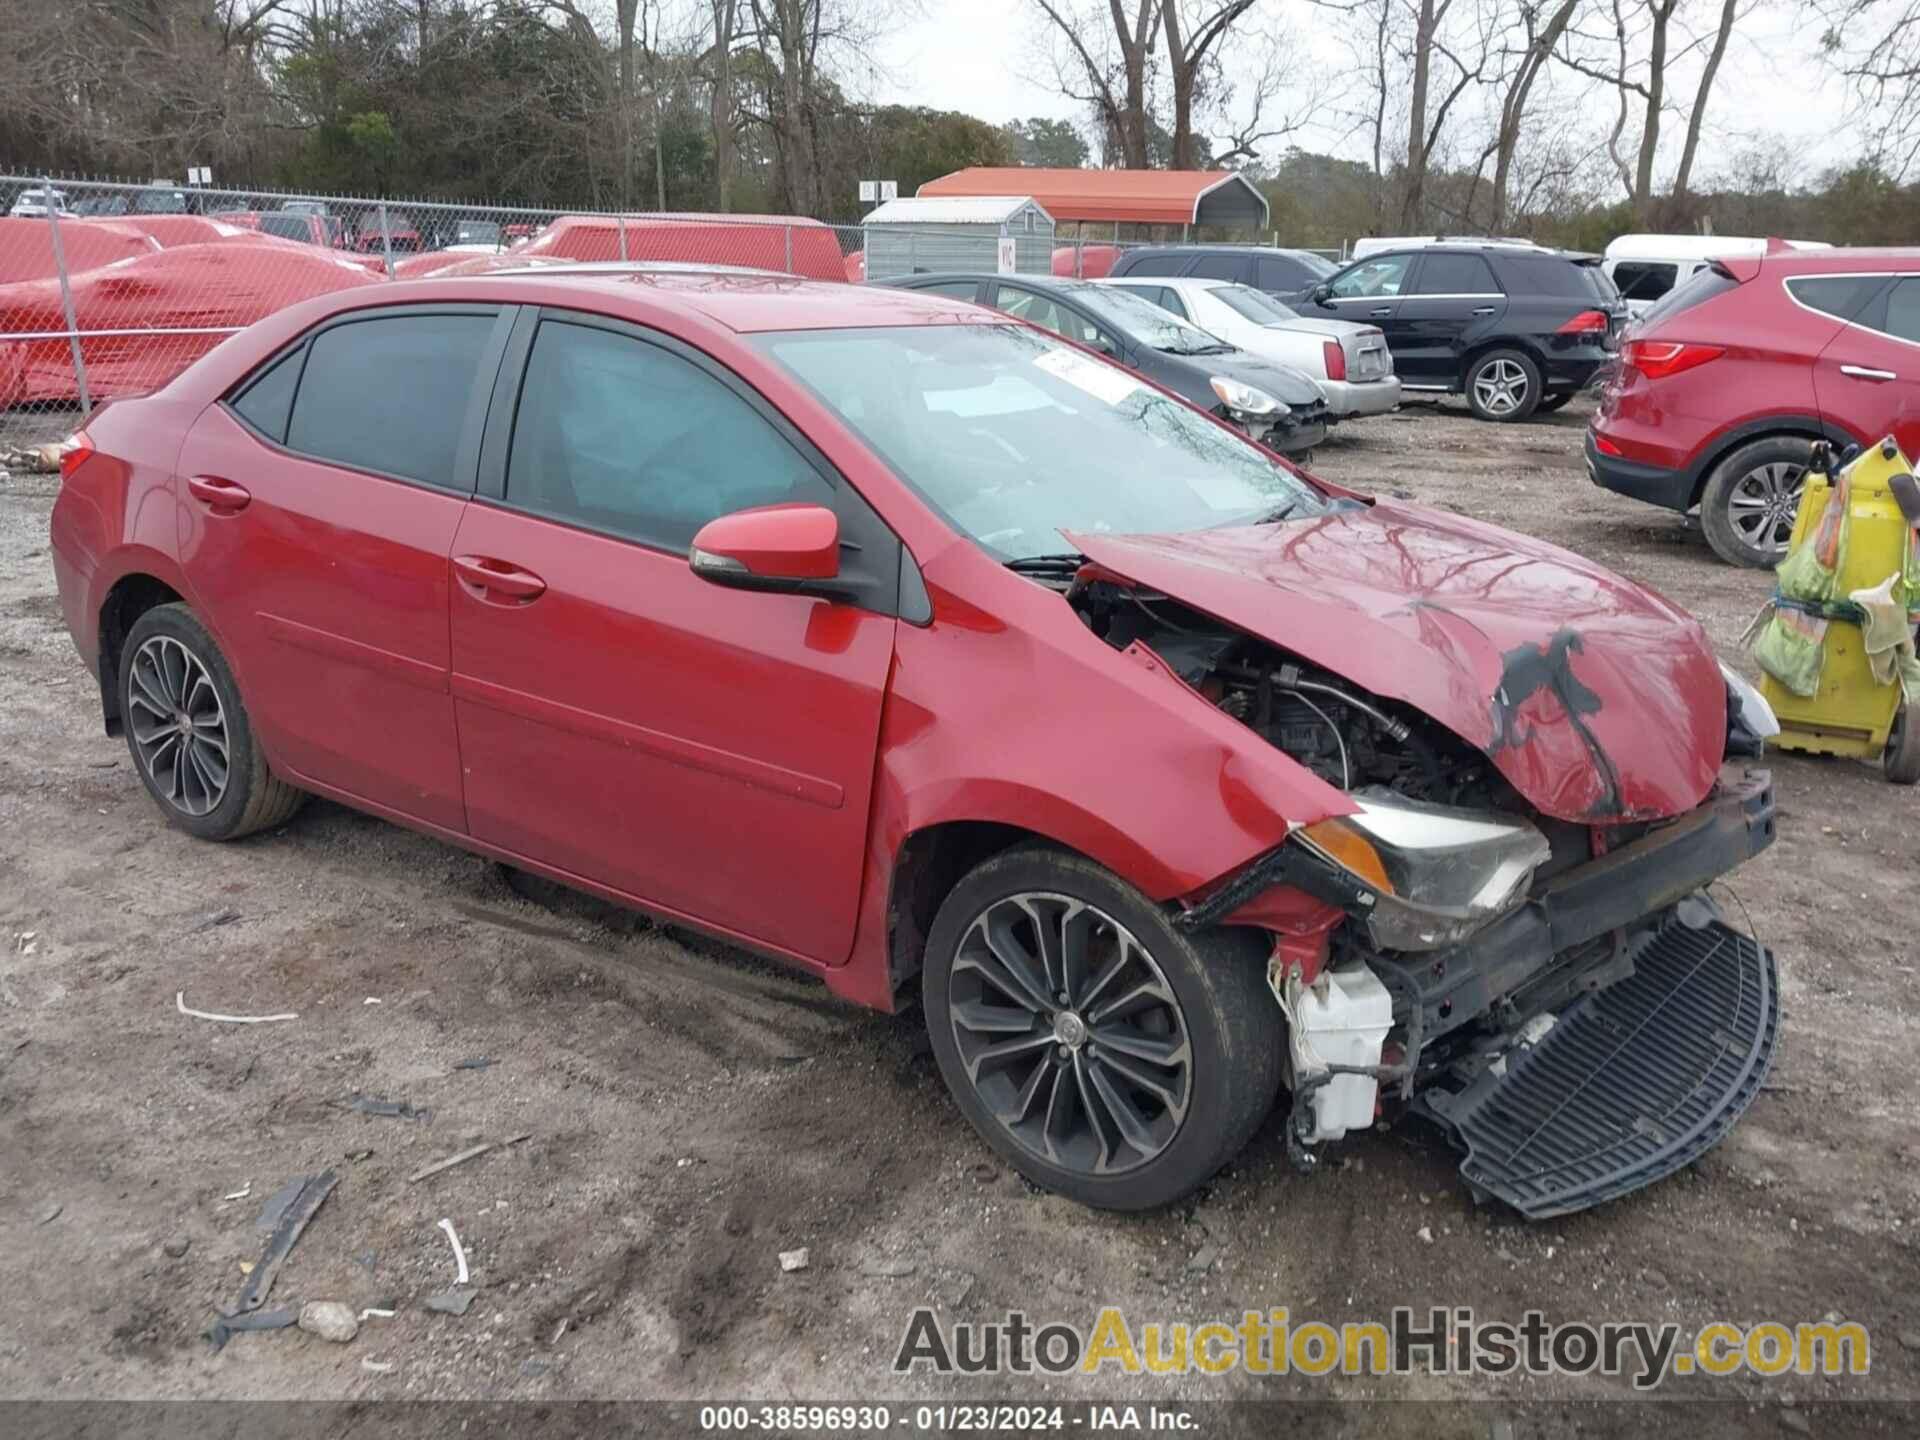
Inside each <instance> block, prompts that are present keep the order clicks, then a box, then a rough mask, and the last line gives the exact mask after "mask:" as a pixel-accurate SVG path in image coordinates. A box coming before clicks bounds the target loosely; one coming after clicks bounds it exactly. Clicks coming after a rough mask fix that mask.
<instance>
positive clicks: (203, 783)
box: [126, 635, 232, 815]
mask: <svg viewBox="0 0 1920 1440" xmlns="http://www.w3.org/2000/svg"><path fill="white" fill-rule="evenodd" d="M128 674H129V683H128V685H127V704H126V709H127V714H126V724H127V729H128V732H129V734H130V737H131V739H132V742H133V749H134V754H135V756H136V758H137V759H138V760H139V761H140V763H141V765H142V766H143V767H144V768H145V770H146V774H147V778H148V780H149V781H150V782H151V784H152V786H153V789H154V792H155V793H156V794H157V795H158V796H159V797H160V798H161V799H162V800H164V801H165V802H166V803H167V804H168V805H169V806H171V807H172V808H174V809H176V810H178V811H180V812H182V813H183V814H187V815H205V814H207V813H208V812H210V811H212V810H213V809H214V808H215V807H216V806H218V805H219V803H220V801H221V799H222V798H223V797H224V796H225V794H226V791H227V785H228V783H229V781H230V780H231V778H232V771H231V766H230V764H229V756H230V754H231V746H230V742H229V737H228V734H227V722H226V711H225V708H224V706H223V705H222V703H221V699H220V688H219V686H218V685H217V684H215V683H214V680H213V677H212V675H211V674H209V673H208V670H207V667H206V665H205V664H204V663H203V662H202V661H201V659H200V657H199V656H197V655H195V654H194V653H193V651H192V650H191V649H189V648H188V647H187V646H186V645H185V644H183V643H182V642H180V641H179V640H176V639H174V638H173V637H172V636H170V635H154V636H151V637H149V638H148V639H147V640H146V641H144V642H143V643H142V644H141V646H140V648H139V649H138V650H137V651H136V652H135V653H134V656H133V659H132V663H131V666H130V668H129V672H128Z"/></svg>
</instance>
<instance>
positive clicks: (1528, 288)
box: [1500, 255, 1593, 303]
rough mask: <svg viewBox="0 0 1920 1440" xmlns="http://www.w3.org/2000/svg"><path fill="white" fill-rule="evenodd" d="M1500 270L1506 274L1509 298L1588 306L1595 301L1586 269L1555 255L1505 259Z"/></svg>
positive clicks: (1519, 256)
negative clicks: (1547, 299) (1546, 298)
mask: <svg viewBox="0 0 1920 1440" xmlns="http://www.w3.org/2000/svg"><path fill="white" fill-rule="evenodd" d="M1500 268H1501V270H1503V271H1504V272H1505V273H1506V277H1507V293H1508V294H1509V295H1516V294H1517V295H1551V296H1554V297H1556V298H1559V299H1566V300H1579V301H1581V302H1583V303H1584V302H1588V301H1591V300H1592V299H1593V282H1592V281H1590V280H1589V279H1587V276H1586V274H1585V269H1586V267H1584V266H1581V265H1576V264H1574V263H1573V261H1571V260H1562V259H1560V258H1559V257H1558V256H1553V255H1524V256H1522V255H1503V256H1501V257H1500Z"/></svg>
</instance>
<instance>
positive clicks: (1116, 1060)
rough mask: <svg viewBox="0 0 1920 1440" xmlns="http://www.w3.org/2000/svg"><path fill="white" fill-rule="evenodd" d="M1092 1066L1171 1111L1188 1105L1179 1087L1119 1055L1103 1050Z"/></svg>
mask: <svg viewBox="0 0 1920 1440" xmlns="http://www.w3.org/2000/svg"><path fill="white" fill-rule="evenodd" d="M1092 1064H1093V1068H1094V1070H1095V1071H1096V1072H1099V1071H1101V1070H1103V1069H1104V1070H1110V1071H1112V1072H1113V1073H1114V1074H1115V1075H1118V1076H1119V1077H1120V1078H1121V1079H1122V1080H1125V1081H1126V1082H1127V1083H1128V1084H1129V1085H1132V1086H1134V1087H1135V1088H1137V1089H1140V1090H1144V1091H1146V1092H1147V1093H1148V1094H1149V1095H1151V1096H1153V1098H1154V1099H1156V1100H1158V1101H1159V1102H1160V1103H1161V1104H1162V1105H1164V1106H1166V1107H1167V1109H1168V1110H1169V1111H1177V1110H1179V1109H1180V1108H1181V1107H1182V1106H1183V1105H1184V1104H1185V1103H1186V1102H1185V1099H1184V1097H1183V1096H1182V1095H1181V1092H1180V1089H1179V1087H1178V1086H1177V1085H1175V1084H1173V1083H1172V1082H1171V1081H1168V1080H1164V1079H1161V1078H1160V1077H1158V1076H1156V1075H1153V1074H1150V1073H1149V1072H1148V1071H1146V1070H1145V1069H1142V1068H1141V1067H1140V1066H1138V1065H1134V1064H1132V1063H1130V1062H1128V1061H1126V1060H1123V1059H1121V1058H1120V1057H1119V1056H1118V1055H1113V1054H1110V1053H1108V1052H1107V1051H1104V1050H1103V1051H1101V1052H1100V1053H1099V1054H1098V1055H1096V1056H1095V1057H1094V1058H1093V1062H1092Z"/></svg>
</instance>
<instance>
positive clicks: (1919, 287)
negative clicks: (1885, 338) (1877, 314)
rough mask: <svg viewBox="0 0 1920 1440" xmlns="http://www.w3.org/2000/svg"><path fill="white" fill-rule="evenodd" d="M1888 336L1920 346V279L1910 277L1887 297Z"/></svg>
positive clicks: (1883, 327)
mask: <svg viewBox="0 0 1920 1440" xmlns="http://www.w3.org/2000/svg"><path fill="white" fill-rule="evenodd" d="M1881 328H1882V329H1884V330H1885V331H1886V332H1887V334H1889V335H1892V336H1895V337H1897V338H1899V339H1901V340H1910V341H1912V342H1913V343H1914V344H1916V345H1920V278H1916V277H1914V276H1911V275H1909V276H1908V277H1907V278H1906V279H1904V280H1902V281H1901V282H1900V283H1899V284H1897V285H1895V286H1894V287H1893V289H1892V290H1891V291H1890V292H1888V295H1887V323H1886V324H1885V325H1884V326H1882V327H1881Z"/></svg>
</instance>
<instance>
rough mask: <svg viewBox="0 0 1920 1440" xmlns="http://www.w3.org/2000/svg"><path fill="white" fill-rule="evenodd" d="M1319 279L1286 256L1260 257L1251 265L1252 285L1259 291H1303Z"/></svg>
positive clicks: (1296, 261)
mask: <svg viewBox="0 0 1920 1440" xmlns="http://www.w3.org/2000/svg"><path fill="white" fill-rule="evenodd" d="M1319 278H1320V277H1319V276H1318V275H1316V274H1315V273H1314V272H1313V271H1312V270H1310V269H1308V268H1307V267H1306V266H1305V265H1303V264H1301V263H1300V262H1299V261H1298V260H1295V259H1292V258H1290V257H1289V256H1286V255H1262V256H1259V257H1258V258H1257V259H1255V261H1254V263H1253V283H1254V285H1255V287H1256V288H1258V289H1261V290H1305V289H1306V288H1307V287H1308V286H1309V285H1311V284H1313V283H1314V281H1316V280H1318V279H1319Z"/></svg>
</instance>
